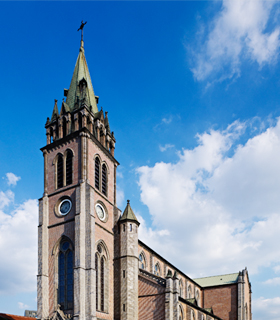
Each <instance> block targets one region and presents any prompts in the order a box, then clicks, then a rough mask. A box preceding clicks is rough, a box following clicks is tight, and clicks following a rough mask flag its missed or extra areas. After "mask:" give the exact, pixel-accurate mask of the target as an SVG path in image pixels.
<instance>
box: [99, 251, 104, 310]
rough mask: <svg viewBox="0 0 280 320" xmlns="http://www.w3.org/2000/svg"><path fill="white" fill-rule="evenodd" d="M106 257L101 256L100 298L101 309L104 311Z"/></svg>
mask: <svg viewBox="0 0 280 320" xmlns="http://www.w3.org/2000/svg"><path fill="white" fill-rule="evenodd" d="M104 264H105V261H104V257H102V258H101V263H100V265H101V266H100V267H101V268H100V269H101V270H100V299H101V308H100V309H101V311H104V282H105V279H104V277H105V275H104Z"/></svg>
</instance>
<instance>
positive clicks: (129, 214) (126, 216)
mask: <svg viewBox="0 0 280 320" xmlns="http://www.w3.org/2000/svg"><path fill="white" fill-rule="evenodd" d="M124 220H131V221H135V222H136V223H138V224H139V222H138V220H137V218H136V216H135V214H134V212H133V211H132V209H131V206H130V203H129V200H127V205H126V207H125V209H124V212H123V215H122V217H121V218H120V221H124Z"/></svg>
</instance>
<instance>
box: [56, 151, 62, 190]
mask: <svg viewBox="0 0 280 320" xmlns="http://www.w3.org/2000/svg"><path fill="white" fill-rule="evenodd" d="M56 175H57V188H62V187H63V157H62V155H61V154H59V155H58V157H57V167H56Z"/></svg>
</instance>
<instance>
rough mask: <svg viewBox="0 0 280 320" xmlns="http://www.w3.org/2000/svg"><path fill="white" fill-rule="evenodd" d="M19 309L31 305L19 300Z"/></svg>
mask: <svg viewBox="0 0 280 320" xmlns="http://www.w3.org/2000/svg"><path fill="white" fill-rule="evenodd" d="M18 307H19V309H28V308H29V306H28V305H27V304H24V303H23V302H18Z"/></svg>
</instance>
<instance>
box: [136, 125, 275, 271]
mask: <svg viewBox="0 0 280 320" xmlns="http://www.w3.org/2000/svg"><path fill="white" fill-rule="evenodd" d="M262 125H263V124H260V125H259V126H260V127H262ZM248 127H250V125H249V123H248V122H244V123H240V122H238V121H235V122H234V123H233V124H231V125H230V126H228V128H227V129H226V130H223V131H220V130H210V131H209V132H205V133H203V134H200V135H198V136H197V139H198V145H197V146H196V147H195V148H194V149H192V150H188V149H184V150H182V152H181V153H179V155H178V154H177V156H178V160H177V162H175V163H164V162H160V163H156V164H155V165H154V166H153V167H148V166H143V167H140V168H138V173H139V186H140V189H141V200H142V202H143V203H144V204H146V205H147V206H148V208H149V211H150V214H151V216H152V220H153V228H152V229H148V231H147V230H146V231H145V233H143V234H141V233H140V235H141V237H142V238H141V239H142V240H143V241H144V242H147V244H149V245H151V246H152V247H153V248H154V249H155V250H158V251H159V252H160V253H161V254H162V255H163V256H165V257H166V258H168V259H169V260H170V261H172V262H173V263H175V264H176V265H177V266H178V267H179V268H181V269H182V270H183V271H185V272H187V273H188V274H189V275H191V276H198V277H199V276H205V275H211V274H219V273H221V274H222V273H230V272H236V271H239V270H241V269H242V268H244V267H245V266H247V267H248V268H249V271H250V273H251V274H252V273H257V272H258V270H259V268H260V267H269V266H271V267H272V264H273V265H274V266H275V265H277V264H279V262H280V248H279V246H278V243H279V242H280V234H279V230H280V209H279V208H280V198H279V193H280V165H279V159H280V120H278V121H277V123H276V124H275V126H271V127H269V128H267V129H266V130H265V131H261V132H259V133H255V136H253V137H252V138H250V139H248V140H247V141H246V143H244V144H242V145H241V144H240V145H238V144H237V141H239V139H241V138H242V137H243V135H244V132H245V130H246V129H248ZM254 130H255V128H254ZM174 156H175V157H176V154H175V155H174ZM160 230H166V231H167V233H166V235H165V236H164V237H160V236H159V234H158V231H160ZM202 260H204V261H207V270H206V269H205V264H204V263H201V262H202Z"/></svg>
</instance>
